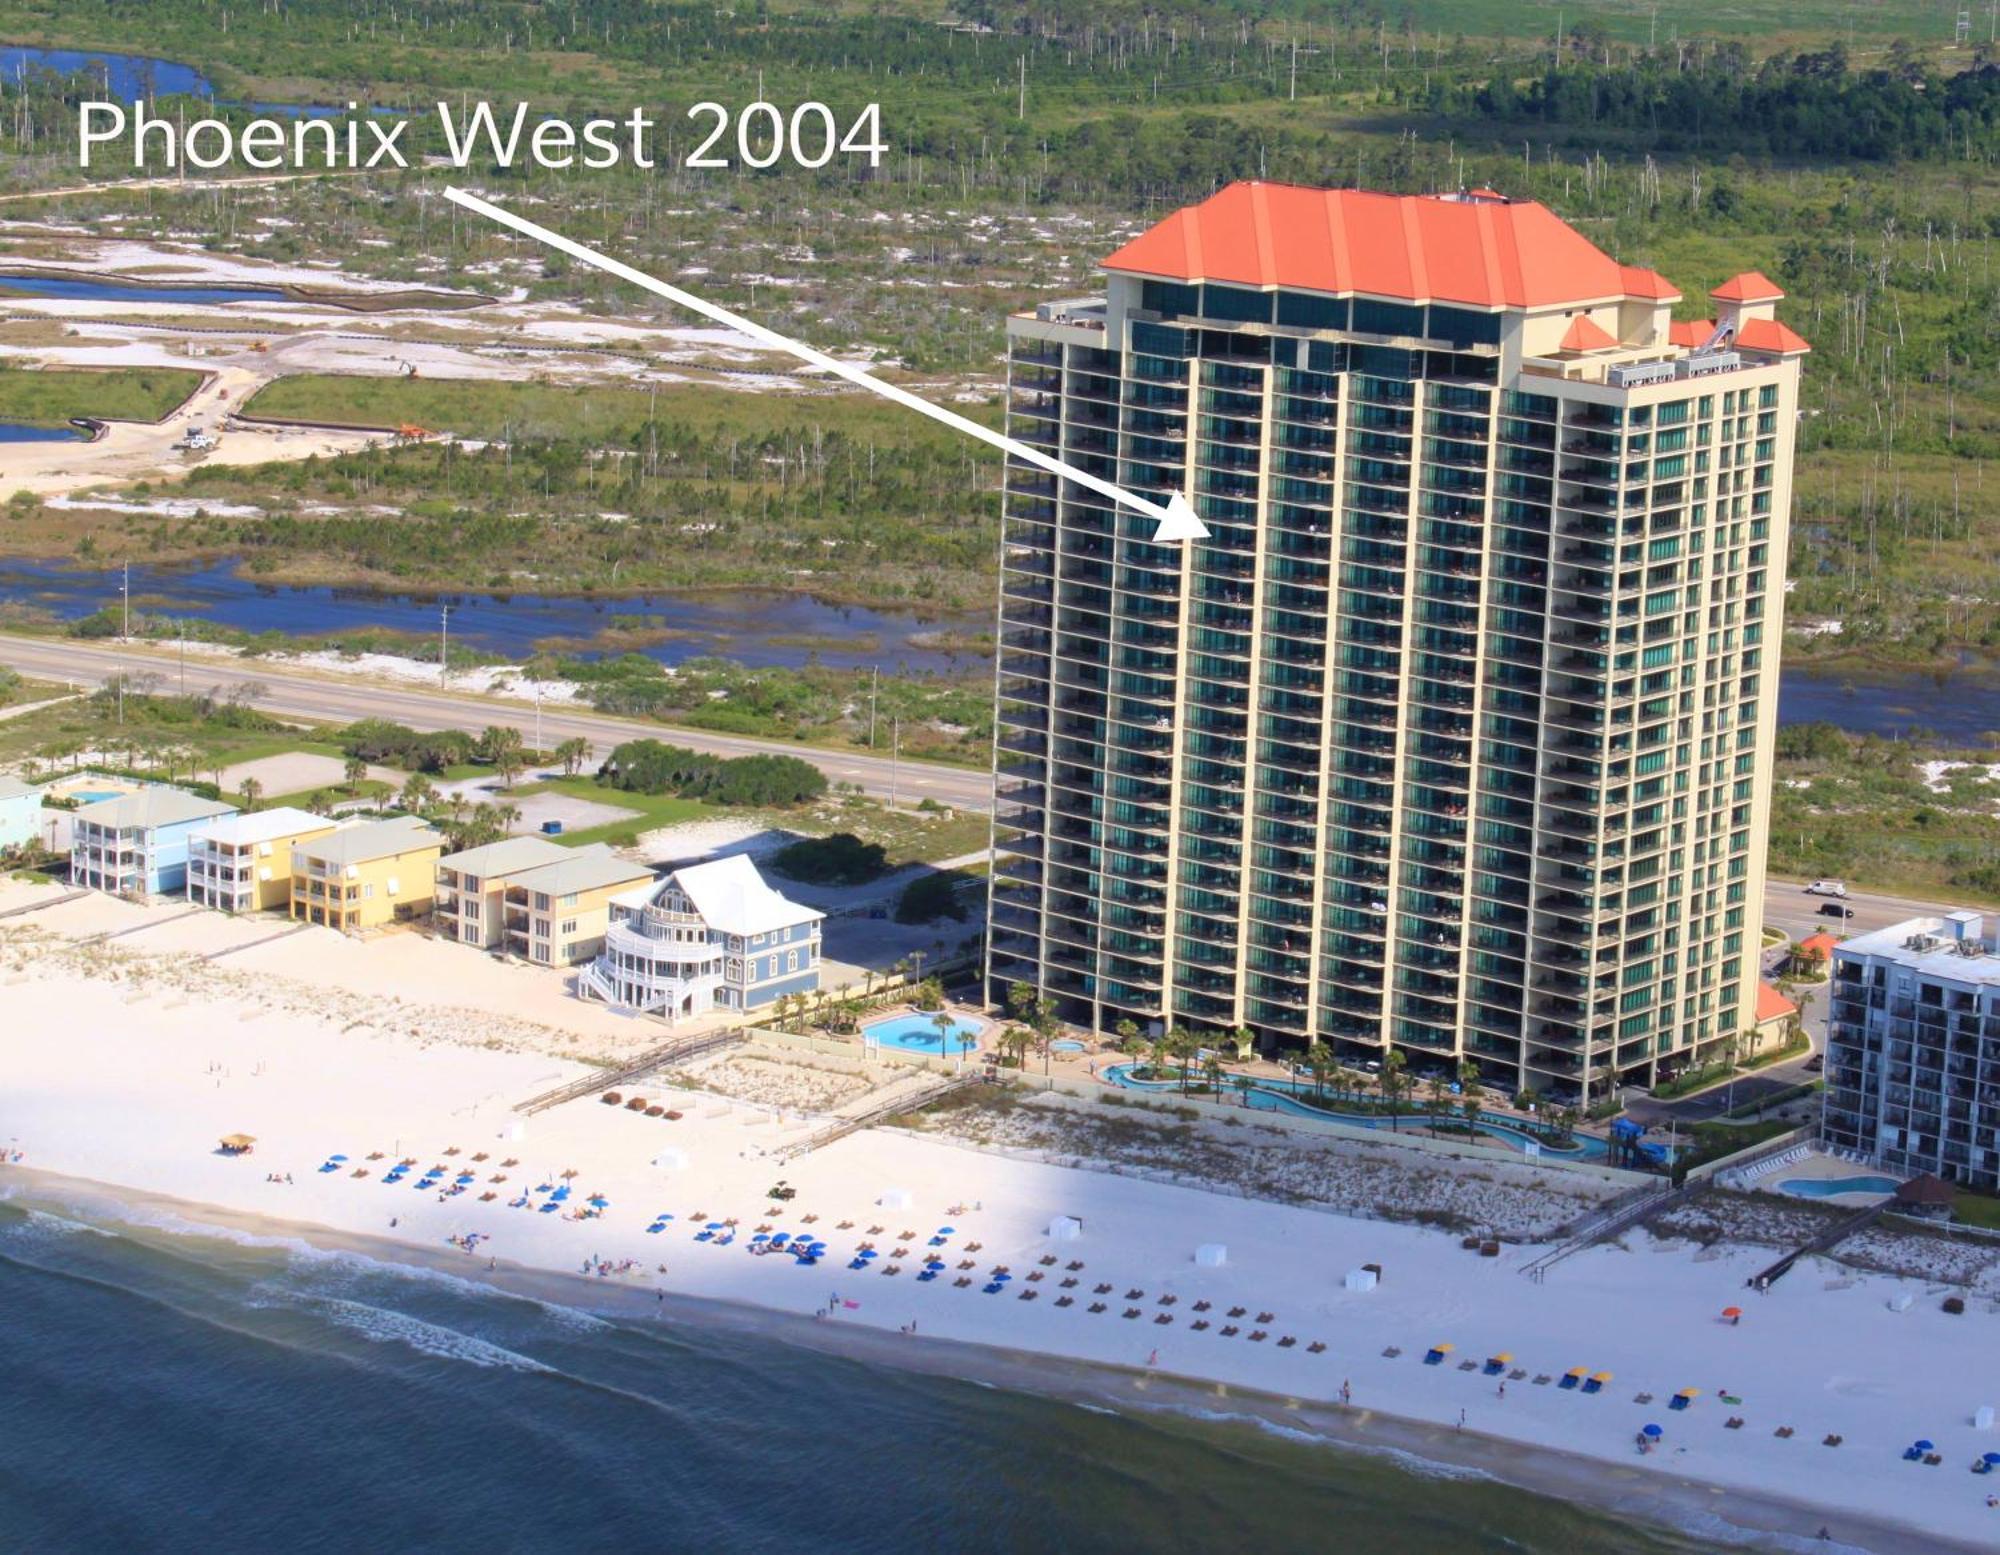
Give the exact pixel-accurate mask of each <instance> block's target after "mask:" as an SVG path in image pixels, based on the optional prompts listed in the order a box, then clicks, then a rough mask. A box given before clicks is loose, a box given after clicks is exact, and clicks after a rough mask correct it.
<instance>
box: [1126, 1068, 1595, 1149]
mask: <svg viewBox="0 0 2000 1555" xmlns="http://www.w3.org/2000/svg"><path fill="white" fill-rule="evenodd" d="M1138 1067H1140V1066H1139V1065H1137V1064H1117V1065H1114V1066H1113V1067H1111V1068H1109V1069H1106V1070H1103V1071H1102V1075H1103V1078H1105V1079H1106V1080H1109V1081H1110V1082H1111V1083H1112V1084H1113V1085H1118V1086H1123V1087H1124V1088H1125V1089H1127V1090H1132V1091H1174V1090H1178V1089H1179V1088H1180V1085H1179V1082H1178V1081H1176V1080H1141V1079H1139V1078H1138V1077H1137V1076H1136V1075H1134V1074H1133V1073H1132V1071H1133V1070H1134V1069H1136V1068H1138ZM1311 1089H1312V1087H1311V1085H1310V1084H1307V1083H1305V1082H1303V1081H1297V1080H1268V1079H1258V1080H1254V1081H1252V1082H1251V1086H1250V1090H1249V1092H1248V1094H1247V1095H1246V1094H1243V1093H1240V1092H1239V1093H1236V1094H1237V1095H1238V1099H1240V1100H1241V1101H1243V1102H1244V1103H1246V1104H1247V1105H1248V1106H1249V1107H1250V1109H1251V1110H1252V1111H1257V1112H1286V1113H1291V1114H1294V1115H1295V1116H1298V1117H1307V1118H1325V1119H1327V1120H1329V1121H1331V1122H1334V1123H1346V1124H1349V1125H1351V1126H1352V1127H1355V1128H1394V1127H1395V1126H1396V1125H1394V1124H1393V1123H1392V1122H1391V1121H1390V1120H1389V1119H1388V1118H1386V1117H1382V1116H1380V1115H1378V1114H1375V1113H1367V1112H1360V1113H1347V1112H1334V1111H1331V1110H1329V1109H1328V1108H1326V1107H1317V1106H1314V1105H1312V1104H1311V1103H1310V1102H1305V1101H1301V1100H1299V1093H1301V1092H1308V1091H1310V1090H1311ZM1445 1121H1448V1122H1453V1123H1462V1122H1463V1121H1464V1120H1463V1118H1462V1117H1461V1116H1459V1115H1458V1114H1456V1113H1454V1114H1453V1115H1452V1116H1451V1117H1450V1118H1449V1119H1447V1120H1445ZM1429 1126H1430V1120H1429V1119H1428V1118H1427V1117H1426V1116H1425V1115H1424V1114H1423V1113H1405V1114H1404V1115H1403V1119H1402V1127H1403V1128H1405V1129H1407V1130H1408V1131H1409V1132H1411V1133H1413V1134H1419V1133H1424V1132H1426V1131H1428V1129H1429ZM1479 1132H1480V1133H1482V1134H1484V1135H1485V1136H1486V1137H1487V1139H1489V1140H1492V1141H1495V1142H1496V1143H1499V1144H1502V1145H1505V1146H1507V1147H1508V1148H1509V1149H1512V1150H1519V1151H1521V1152H1522V1153H1523V1154H1526V1153H1527V1148H1528V1146H1529V1145H1531V1144H1533V1145H1537V1146H1539V1147H1540V1150H1541V1153H1542V1154H1543V1155H1547V1156H1553V1157H1555V1158H1556V1159H1558V1160H1569V1161H1595V1160H1600V1159H1602V1158H1603V1157H1604V1156H1606V1155H1609V1154H1610V1147H1609V1146H1607V1145H1606V1144H1605V1143H1604V1141H1603V1140H1601V1139H1596V1138H1593V1137H1592V1136H1590V1135H1589V1134H1577V1135H1575V1136H1573V1139H1574V1143H1573V1144H1572V1145H1571V1146H1570V1147H1569V1148H1567V1149H1564V1148H1562V1147H1560V1146H1557V1145H1552V1144H1550V1143H1549V1142H1548V1141H1547V1140H1545V1139H1539V1138H1537V1137H1536V1136H1535V1135H1533V1134H1531V1133H1529V1132H1528V1131H1527V1130H1526V1129H1524V1128H1522V1127H1521V1126H1520V1124H1519V1123H1517V1122H1516V1121H1515V1120H1514V1119H1512V1118H1506V1117H1501V1116H1497V1115H1495V1114H1494V1113H1490V1112H1482V1113H1481V1114H1480V1115H1479Z"/></svg>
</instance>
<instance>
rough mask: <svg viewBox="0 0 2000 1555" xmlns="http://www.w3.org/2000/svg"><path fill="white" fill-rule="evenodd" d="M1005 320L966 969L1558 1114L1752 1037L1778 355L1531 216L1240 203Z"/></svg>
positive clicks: (1780, 454) (1151, 236)
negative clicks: (1009, 450)
mask: <svg viewBox="0 0 2000 1555" xmlns="http://www.w3.org/2000/svg"><path fill="white" fill-rule="evenodd" d="M1103 269H1104V271H1105V275H1106V285H1105V295H1104V297H1103V298H1102V300H1096V299H1093V300H1090V301H1087V302H1075V303H1061V304H1048V305H1044V306H1042V307H1040V308H1037V309H1036V310H1035V311H1034V313H1033V314H1032V315H1023V316H1020V317H1017V318H1015V319H1012V320H1010V321H1009V324H1008V337H1009V343H1010V369H1009V378H1010V383H1009V402H1008V403H1009V418H1008V426H1009V431H1010V432H1011V434H1012V435H1013V436H1014V437H1016V438H1018V439H1020V440H1022V441H1024V442H1027V443H1030V444H1033V445H1034V446H1036V447H1038V448H1040V449H1043V450H1045V451H1047V452H1048V453H1051V454H1054V455H1056V456H1058V457H1060V458H1061V459H1063V460H1064V461H1066V462H1067V463H1069V464H1070V465H1072V466H1074V467H1076V468H1078V469H1080V470H1083V471H1086V472H1088V473H1091V474H1094V475H1097V476H1100V477H1103V478H1106V479H1109V480H1113V481H1116V482H1118V483H1119V484H1120V485H1122V486H1124V487H1126V488H1127V489H1129V490H1131V491H1132V492H1134V493H1136V494H1139V495H1143V496H1148V497H1152V498H1154V499H1155V500H1159V501H1164V500H1165V498H1166V496H1167V495H1168V494H1170V493H1174V492H1187V493H1189V494H1190V495H1191V496H1192V499H1193V501H1194V504H1195V507H1196V510H1197V512H1198V513H1199V515H1200V517H1201V519H1202V521H1203V523H1204V524H1205V525H1206V527H1207V528H1208V530H1209V537H1208V538H1207V539H1206V540H1201V541H1196V542H1192V543H1189V544H1187V545H1185V546H1181V545H1156V544H1154V543H1152V538H1151V537H1152V533H1153V528H1154V525H1153V521H1152V520H1150V519H1148V518H1146V517H1144V516H1143V515H1141V514H1138V513H1135V512H1134V511H1132V510H1131V509H1129V508H1122V507H1119V506H1115V505H1114V504H1113V503H1111V502H1110V501H1107V500H1106V499H1104V498H1103V497H1101V496H1099V495H1097V494H1096V493H1094V492H1092V491H1090V490H1087V489H1085V488H1083V487H1081V486H1079V485H1076V484H1074V483H1069V482H1058V481H1057V480H1056V479H1054V478H1053V477H1051V476H1049V475H1046V474H1044V473H1042V472H1041V471H1039V470H1038V469H1036V468H1034V467H1032V466H1030V465H1027V464H1026V463H1023V462H1018V461H1017V462H1013V463H1011V464H1010V465H1009V468H1008V471H1007V477H1006V485H1007V493H1006V518H1005V532H1004V537H1003V555H1002V567H1001V597H1000V622H999V627H1000V647H999V666H998V697H999V707H998V733H997V738H996V746H997V749H996V765H997V768H998V807H997V815H998V836H999V842H1000V851H999V854H998V858H997V861H996V867H995V870H994V875H993V883H992V896H991V909H992V910H991V918H990V924H991V949H990V952H989V960H988V975H989V981H990V984H991V986H992V992H993V993H994V995H995V997H1001V996H1003V995H1004V991H1005V989H1006V987H1007V986H1008V985H1010V984H1013V983H1017V982H1019V983H1025V984H1028V985H1030V986H1032V987H1034V988H1036V989H1037V990H1039V991H1040V992H1041V994H1042V996H1044V997H1046V998H1048V999H1051V1000H1053V1001H1054V1002H1055V1004H1056V1006H1057V1008H1058V1009H1059V1011H1060V1012H1061V1013H1062V1014H1064V1015H1065V1016H1067V1017H1068V1018H1070V1019H1073V1020H1076V1021H1078V1022H1084V1023H1089V1024H1092V1025H1094V1026H1096V1027H1097V1028H1098V1029H1101V1030H1106V1031H1109V1030H1114V1029H1116V1028H1117V1027H1118V1026H1119V1025H1120V1024H1121V1023H1122V1022H1124V1021H1126V1020H1131V1021H1133V1022H1136V1023H1137V1024H1138V1025H1139V1026H1140V1027H1141V1029H1142V1030H1151V1031H1157V1030H1158V1029H1160V1028H1161V1027H1162V1026H1167V1027H1171V1026H1185V1027H1188V1028H1191V1029H1193V1030H1195V1031H1197V1032H1216V1031H1225V1032H1226V1031H1230V1030H1235V1029H1239V1028H1245V1027H1247V1028H1248V1029H1249V1030H1250V1031H1251V1032H1253V1033H1254V1034H1255V1035H1256V1037H1257V1038H1258V1040H1259V1041H1260V1042H1261V1043H1262V1044H1263V1045H1265V1046H1266V1047H1267V1048H1268V1047H1272V1046H1276V1045H1289V1046H1298V1045H1302V1044H1307V1043H1311V1042H1313V1041H1319V1042H1323V1043H1326V1044H1328V1045H1329V1046H1330V1047H1331V1048H1332V1049H1333V1050H1334V1051H1335V1052H1336V1053H1338V1054H1341V1055H1344V1056H1346V1057H1349V1058H1359V1059H1365V1058H1366V1057H1367V1056H1368V1055H1369V1054H1371V1053H1373V1054H1374V1055H1376V1056H1378V1057H1379V1056H1380V1055H1381V1054H1382V1052H1383V1050H1384V1049H1386V1048H1388V1047H1389V1046H1391V1045H1393V1046H1394V1047H1396V1048H1398V1049H1401V1050H1403V1051H1404V1052H1405V1054H1406V1055H1407V1057H1408V1058H1409V1060H1410V1062H1411V1064H1412V1066H1413V1067H1414V1068H1417V1069H1419V1070H1421V1069H1427V1068H1443V1069H1447V1070H1449V1069H1451V1068H1452V1067H1453V1066H1454V1065H1456V1064H1457V1063H1460V1062H1462V1061H1465V1060H1471V1061H1474V1062H1476V1063H1477V1064H1478V1066H1479V1068H1480V1070H1481V1071H1482V1072H1483V1073H1484V1074H1485V1076H1486V1077H1487V1078H1488V1079H1489V1080H1492V1081H1494V1082H1497V1083H1500V1084H1504V1085H1508V1086H1516V1085H1518V1086H1525V1087H1528V1088H1531V1089H1534V1090H1536V1091H1540V1092H1543V1093H1545V1094H1548V1095H1550V1096H1552V1097H1561V1098H1565V1099H1569V1098H1577V1097H1580V1096H1582V1095H1584V1094H1586V1093H1587V1092H1588V1093H1593V1094H1594V1093H1596V1092H1598V1091H1600V1090H1601V1089H1602V1087H1603V1086H1604V1085H1605V1084H1607V1083H1609V1082H1610V1080H1611V1078H1612V1076H1613V1074H1614V1073H1615V1074H1616V1076H1618V1077H1619V1078H1621V1079H1623V1080H1626V1081H1635V1082H1642V1083H1643V1082H1650V1081H1654V1080H1656V1079H1658V1078H1659V1077H1660V1076H1661V1075H1662V1073H1664V1072H1670V1071H1672V1070H1674V1069H1676V1068H1679V1067H1681V1066H1683V1065H1685V1064H1686V1063H1688V1062H1689V1061H1690V1060H1691V1059H1692V1058H1694V1057H1696V1056H1702V1055H1706V1054H1708V1053H1710V1052H1712V1051H1715V1050H1716V1049H1718V1048H1719V1047H1720V1045H1721V1044H1722V1043H1723V1042H1724V1041H1726V1039H1728V1038H1729V1037H1731V1036H1732V1035H1735V1034H1737V1033H1739V1032H1741V1031H1743V1030H1744V1029H1746V1028H1747V1027H1748V1026H1749V1025H1750V1024H1751V1022H1752V1020H1753V1018H1754V1009H1755V1003H1756V990H1757V952H1758V931H1759V923H1758V911H1759V903H1760V900H1761V895H1762V889H1763V882H1764V847H1765V830H1766V825H1767V822H1768V813H1769V804H1768V801H1769V792H1768V789H1769V771H1768V767H1767V765H1766V763H1765V761H1764V760H1763V755H1762V753H1766V752H1768V751H1769V750H1770V748H1771V741H1772V734H1773V728H1774V724H1775V717H1776V694H1777V683H1778V681H1777V676H1778V638H1779V630H1780V619H1779V618H1780V614H1781V611H1782V600H1783V590H1782V572H1783V565H1784V559H1785V544H1786V524H1787V509H1788V504H1789V497H1790V489H1791V464H1792V444H1793V427H1794V417H1795V407H1796V402H1797V393H1798V379H1799V364H1800V358H1801V356H1802V355H1803V354H1804V353H1805V351H1806V350H1807V349H1808V347H1807V345H1806V342H1805V341H1803V340H1802V339H1800V338H1799V336H1798V335H1796V334H1794V333H1793V332H1792V331H1791V330H1790V329H1788V328H1787V327H1786V326H1785V325H1783V324H1781V323H1779V322H1778V321H1777V319H1776V318H1775V316H1774V311H1775V304H1776V303H1777V301H1778V300H1779V298H1780V297H1781V296H1782V293H1781V292H1780V291H1779V290H1778V288H1777V287H1776V286H1774V285H1772V284H1771V283H1770V282H1769V281H1768V280H1766V279H1765V278H1764V277H1763V276H1761V275H1757V274H1754V273H1751V274H1744V275H1739V276H1737V277H1735V278H1734V279H1733V280H1730V281H1728V282H1726V283H1725V284H1724V285H1722V286H1720V287H1718V288H1717V289H1716V290H1715V291H1714V292H1713V293H1712V294H1711V295H1712V297H1713V299H1714V303H1715V308H1714V318H1713V319H1709V320H1702V321H1700V322H1693V321H1684V322H1680V323H1675V322H1673V320H1672V311H1673V305H1674V303H1675V302H1676V301H1678V300H1679V298H1680V295H1681V294H1680V293H1679V292H1678V291H1676V290H1675V289H1674V287H1673V286H1672V285H1671V284H1670V283H1669V282H1668V281H1667V280H1666V279H1665V278H1664V277H1662V276H1660V275H1659V274H1657V273H1656V272H1654V271H1652V270H1647V269H1641V268H1639V267H1636V266H1632V265H1622V264H1620V263H1618V262H1617V261H1616V260H1614V259H1612V258H1610V257H1609V256H1608V255H1606V254H1604V253H1603V252H1601V251H1600V250H1599V249H1597V248H1596V247H1595V246H1593V245H1592V244H1591V243H1590V242H1589V241H1588V240H1586V239H1585V238H1584V237H1583V236H1582V235H1581V234H1579V233H1577V232H1576V231H1575V230H1573V229H1572V228H1570V227H1569V226H1567V225H1566V224H1564V223H1563V222H1562V221H1560V220H1558V219H1557V218H1556V217H1555V216H1554V215H1553V214H1551V213H1550V212H1549V211H1548V210H1547V209H1545V208H1544V207H1542V206H1540V205H1537V204H1533V203H1528V202H1517V201H1510V200H1508V199H1506V198H1504V197H1502V196H1501V195H1498V194H1495V193H1493V192H1492V191H1490V190H1475V191H1473V192H1471V193H1469V194H1461V195H1449V196H1443V197H1423V198H1417V197H1406V196H1396V195H1382V194H1369V193H1361V192H1357V191H1351V190H1319V189H1302V188H1293V187H1287V186H1280V185H1273V184H1266V183H1243V184H1236V185H1232V186H1231V187H1229V188H1227V189H1224V190H1223V191H1221V192H1220V193H1219V194H1216V195H1215V196H1213V197H1212V198H1210V199H1208V200H1206V201H1204V202H1203V203H1202V204H1200V205H1197V206H1194V207H1192V208H1190V209H1187V210H1183V211H1180V212H1179V213H1177V214H1176V215H1173V216H1171V217H1169V218H1168V219H1167V220H1165V221H1163V222H1161V223H1160V224H1159V225H1158V226H1155V227H1153V228H1152V229H1151V230H1149V231H1147V232H1146V233H1145V234H1143V235H1142V236H1140V237H1139V238H1137V239H1136V240H1134V241H1133V242H1131V243H1129V244H1127V245H1126V246H1125V247H1124V248H1121V249H1120V250H1118V251H1117V252H1116V253H1114V254H1113V255H1112V256H1111V257H1110V258H1109V259H1107V260H1106V261H1104V265H1103Z"/></svg>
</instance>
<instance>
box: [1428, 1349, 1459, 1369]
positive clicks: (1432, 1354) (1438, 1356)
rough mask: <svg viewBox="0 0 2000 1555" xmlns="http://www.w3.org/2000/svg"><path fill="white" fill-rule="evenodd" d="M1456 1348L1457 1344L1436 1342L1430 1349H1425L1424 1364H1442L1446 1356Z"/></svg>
mask: <svg viewBox="0 0 2000 1555" xmlns="http://www.w3.org/2000/svg"><path fill="white" fill-rule="evenodd" d="M1456 1348H1457V1346H1456V1345H1449V1344H1434V1345H1432V1346H1431V1347H1430V1348H1429V1349H1428V1350H1426V1351H1424V1364H1425V1365H1426V1366H1442V1365H1443V1364H1444V1358H1445V1357H1446V1356H1447V1355H1449V1354H1451V1352H1452V1351H1453V1350H1454V1349H1456Z"/></svg>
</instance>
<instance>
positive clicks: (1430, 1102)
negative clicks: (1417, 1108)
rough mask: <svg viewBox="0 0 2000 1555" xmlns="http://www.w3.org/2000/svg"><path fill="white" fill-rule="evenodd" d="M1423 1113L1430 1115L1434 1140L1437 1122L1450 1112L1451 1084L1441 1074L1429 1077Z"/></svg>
mask: <svg viewBox="0 0 2000 1555" xmlns="http://www.w3.org/2000/svg"><path fill="white" fill-rule="evenodd" d="M1424 1111H1425V1112H1426V1113H1428V1114H1429V1115H1430V1120H1431V1137H1432V1138H1433V1139H1435V1138H1436V1137H1437V1131H1438V1120H1439V1119H1441V1118H1442V1117H1443V1116H1444V1115H1445V1114H1446V1113H1447V1112H1449V1111H1451V1082H1450V1081H1449V1080H1447V1079H1445V1077H1444V1076H1443V1075H1441V1074H1439V1075H1432V1076H1431V1079H1430V1085H1429V1088H1428V1094H1426V1096H1425V1097H1424Z"/></svg>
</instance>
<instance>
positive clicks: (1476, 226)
mask: <svg viewBox="0 0 2000 1555" xmlns="http://www.w3.org/2000/svg"><path fill="white" fill-rule="evenodd" d="M1104 268H1105V269H1107V270H1118V271H1126V272H1130V273H1132V274H1137V275H1149V276H1158V277H1161V278H1163V279H1167V280H1175V281H1223V282H1228V283H1230V284H1232V285H1237V286H1257V287H1280V286H1281V287H1287V288H1291V289H1295V290H1300V291H1316V292H1362V293H1367V294H1369V295H1371V296H1377V297H1396V298H1403V299H1406V300H1408V301H1412V302H1425V301H1430V300H1432V299H1435V300H1437V301H1440V302H1450V303H1463V304H1468V305H1470V306H1473V307H1484V308H1500V307H1507V308H1539V307H1548V306H1552V305H1555V304H1560V303H1583V302H1599V301H1607V300H1610V299H1613V298H1622V297H1624V296H1626V295H1628V290H1629V285H1630V283H1629V282H1628V281H1627V279H1626V275H1625V267H1624V266H1622V265H1620V264H1619V263H1618V261H1617V260H1615V259H1613V258H1612V257H1611V256H1610V255H1609V254H1606V253H1605V252H1604V251H1603V250H1602V249H1600V248H1598V247H1597V245H1596V244H1594V243H1592V242H1591V241H1590V240H1589V239H1588V238H1586V237H1584V236H1583V234H1582V233H1580V232H1578V231H1577V230H1576V229H1575V228H1574V227H1571V226H1570V225H1569V224H1568V223H1566V222H1564V221H1563V220H1561V219H1560V218H1559V217H1557V216H1556V215H1555V213H1554V212H1552V211H1551V210H1549V209H1548V207H1547V206H1544V205H1540V204H1537V203H1536V202H1534V201H1532V200H1518V201H1508V202H1507V203H1505V204H1497V203H1495V202H1493V201H1490V200H1483V199H1481V200H1458V199H1446V198H1443V197H1441V196H1437V195H1402V194H1373V193H1368V192H1365V191H1362V190H1358V189H1306V188H1301V187H1298V186H1297V185H1293V184H1272V183H1262V182H1246V183H1235V184H1231V185H1229V186H1228V187H1227V188H1225V189H1222V190H1220V191H1218V192H1217V193H1215V194H1213V195H1210V196H1209V197H1208V198H1207V199H1206V200H1204V201H1202V202H1201V204H1199V205H1192V206H1189V207H1188V208H1187V209H1185V210H1180V211H1176V212H1175V213H1174V214H1173V215H1171V216H1169V217H1168V218H1167V219H1166V220H1165V221H1163V222H1161V223H1159V225H1157V226H1155V227H1153V228H1151V229H1150V230H1148V231H1146V232H1144V233H1142V234H1140V235H1139V236H1138V237H1136V238H1134V239H1133V240H1132V241H1131V242H1130V243H1127V244H1126V245H1125V246H1124V247H1123V248H1121V249H1119V250H1118V252H1117V253H1115V254H1113V255H1112V256H1111V257H1110V258H1109V259H1107V260H1105V261H1104Z"/></svg>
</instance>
